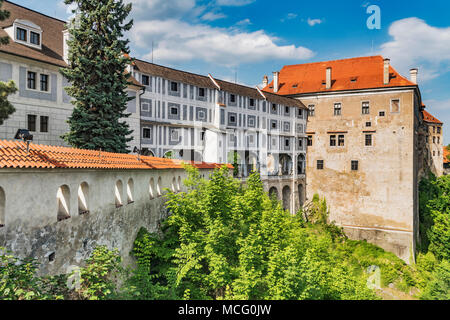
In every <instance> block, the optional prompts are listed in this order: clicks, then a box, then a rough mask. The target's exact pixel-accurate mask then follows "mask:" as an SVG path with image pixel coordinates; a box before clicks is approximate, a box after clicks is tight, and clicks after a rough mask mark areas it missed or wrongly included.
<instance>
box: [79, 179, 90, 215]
mask: <svg viewBox="0 0 450 320" xmlns="http://www.w3.org/2000/svg"><path fill="white" fill-rule="evenodd" d="M87 213H89V185H88V184H87V183H86V182H83V183H82V184H80V186H79V187H78V214H87Z"/></svg>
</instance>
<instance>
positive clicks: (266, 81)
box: [263, 76, 269, 88]
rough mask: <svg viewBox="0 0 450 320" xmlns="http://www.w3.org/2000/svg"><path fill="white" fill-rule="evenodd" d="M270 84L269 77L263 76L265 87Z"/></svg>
mask: <svg viewBox="0 0 450 320" xmlns="http://www.w3.org/2000/svg"><path fill="white" fill-rule="evenodd" d="M268 84H269V77H267V76H264V77H263V88H265V87H267V85H268Z"/></svg>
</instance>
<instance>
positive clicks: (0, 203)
mask: <svg viewBox="0 0 450 320" xmlns="http://www.w3.org/2000/svg"><path fill="white" fill-rule="evenodd" d="M5 205H6V197H5V191H4V190H3V188H2V187H0V228H1V227H4V226H5Z"/></svg>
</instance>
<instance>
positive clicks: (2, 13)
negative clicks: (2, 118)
mask: <svg viewBox="0 0 450 320" xmlns="http://www.w3.org/2000/svg"><path fill="white" fill-rule="evenodd" d="M2 5H3V0H0V21H5V20H6V19H8V18H9V16H10V13H9V11H6V10H1V8H2ZM8 43H9V37H8V36H4V37H0V45H5V44H8ZM0 125H1V123H0Z"/></svg>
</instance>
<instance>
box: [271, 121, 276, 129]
mask: <svg viewBox="0 0 450 320" xmlns="http://www.w3.org/2000/svg"><path fill="white" fill-rule="evenodd" d="M271 126H272V129H276V128H277V122H276V121H272V123H271Z"/></svg>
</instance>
